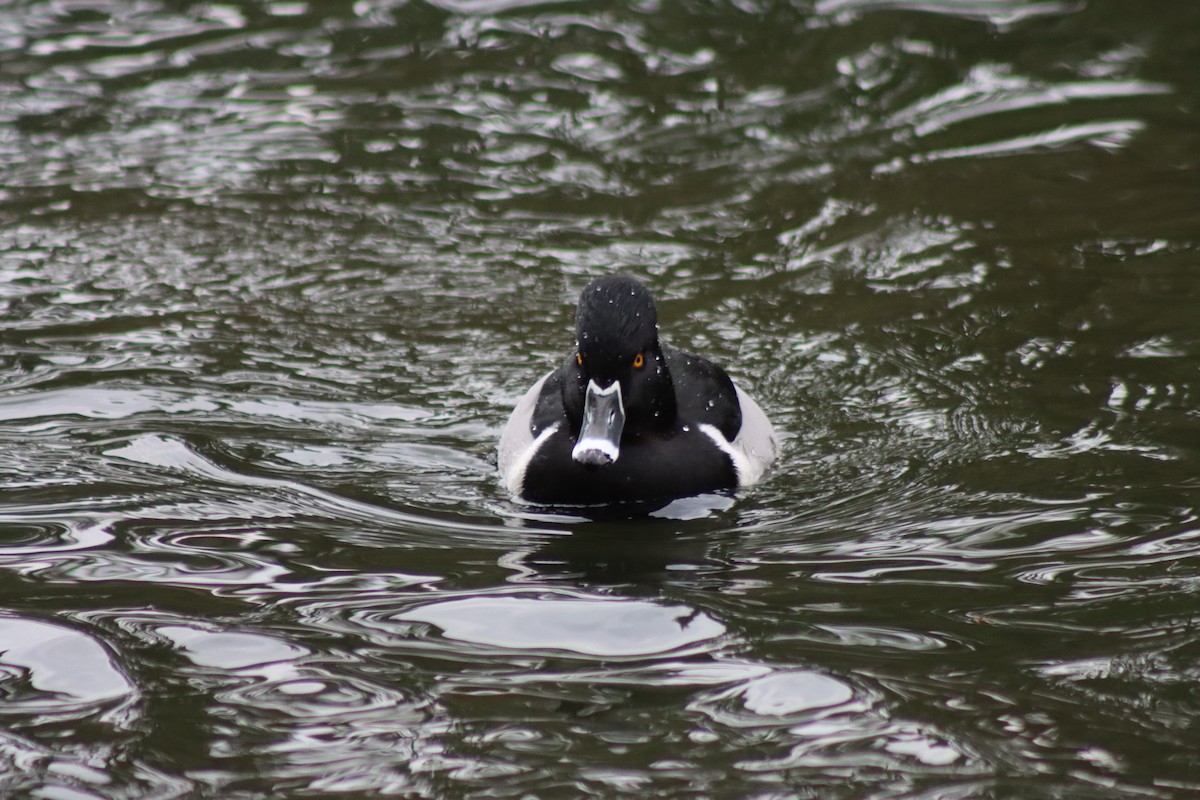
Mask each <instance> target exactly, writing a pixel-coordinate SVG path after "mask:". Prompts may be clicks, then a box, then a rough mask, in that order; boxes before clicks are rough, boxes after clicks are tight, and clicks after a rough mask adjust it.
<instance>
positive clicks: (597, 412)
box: [571, 380, 625, 467]
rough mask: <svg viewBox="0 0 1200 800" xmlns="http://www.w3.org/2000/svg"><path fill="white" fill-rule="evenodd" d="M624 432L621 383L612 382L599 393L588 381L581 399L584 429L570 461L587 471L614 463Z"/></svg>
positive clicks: (576, 442) (580, 433)
mask: <svg viewBox="0 0 1200 800" xmlns="http://www.w3.org/2000/svg"><path fill="white" fill-rule="evenodd" d="M624 428H625V403H624V401H623V400H622V399H621V383H620V382H619V381H613V382H612V383H611V384H609V385H608V386H607V387H606V388H604V389H601V388H600V387H599V386H598V385H597V384H596V382H595V381H594V380H589V381H588V386H587V394H586V395H584V399H583V425H582V426H581V427H580V429H579V438H578V439H577V440H576V441H575V447H574V448H572V450H571V458H573V459H575V460H576V461H577V462H579V463H580V464H583V465H584V466H588V467H603V466H605V465H607V464H611V463H613V462H614V461H616V460H617V456H618V455H620V452H621V431H622V430H623V429H624Z"/></svg>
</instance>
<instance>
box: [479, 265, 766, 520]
mask: <svg viewBox="0 0 1200 800" xmlns="http://www.w3.org/2000/svg"><path fill="white" fill-rule="evenodd" d="M777 451H778V444H777V442H776V439H775V433H774V430H773V429H772V427H771V423H770V422H769V421H768V420H767V417H766V415H765V414H764V413H763V412H762V409H761V408H759V406H758V404H757V403H755V402H754V400H752V399H751V398H750V397H749V396H748V395H747V394H746V393H745V392H743V391H742V390H741V389H739V388H738V387H737V386H735V385H734V383H733V381H732V380H730V378H729V376H728V375H727V374H726V373H725V371H724V370H723V369H721V368H720V367H719V366H717V365H716V364H713V363H712V362H710V361H708V360H707V359H705V358H702V357H700V356H697V355H693V354H690V353H686V352H683V351H681V350H677V349H675V348H672V347H669V346H667V345H663V344H661V343H660V342H659V340H658V323H657V311H656V309H655V305H654V300H653V298H652V297H651V295H650V293H649V291H648V290H647V289H646V288H645V287H644V286H642V285H641V284H640V283H638V282H637V281H635V280H633V279H632V278H627V277H624V276H612V277H604V278H598V279H596V280H595V281H593V282H592V283H591V284H589V285H588V287H587V288H585V289H584V291H583V293H582V295H581V297H580V301H579V310H578V313H577V316H576V349H575V351H574V352H573V353H571V354H570V355H569V356H568V357H567V358H566V359H564V361H563V363H562V364H561V365H560V366H559V367H558V368H557V369H555V370H552V371H551V372H549V373H548V374H546V375H545V376H543V377H542V378H541V380H539V381H538V382H537V383H535V384H534V385H533V387H532V388H531V389H530V390H529V391H528V392H526V394H525V396H524V397H523V398H522V399H521V400H520V401H519V402H518V403H517V406H516V408H515V409H514V410H513V413H512V415H511V416H510V418H509V420H508V423H507V425H506V426H505V428H504V431H503V433H502V434H501V437H500V446H499V461H500V474H501V478H502V480H503V481H504V482H505V484H506V486H507V487H508V489H509V491H510V492H512V493H513V494H514V495H516V496H517V497H520V498H522V499H524V500H527V501H530V502H534V503H540V504H547V505H560V504H561V505H601V504H610V503H619V502H627V501H628V502H645V501H654V500H671V499H674V498H679V497H687V496H691V495H696V494H702V493H705V492H714V491H721V490H728V489H736V488H739V487H742V486H747V485H750V484H751V483H754V482H755V481H757V480H758V479H759V478H760V477H761V476H762V474H763V472H764V471H765V470H766V468H767V466H768V465H769V464H770V463H771V461H773V460H774V458H775V456H776V454H777Z"/></svg>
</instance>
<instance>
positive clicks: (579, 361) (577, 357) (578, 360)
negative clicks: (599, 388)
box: [575, 353, 583, 367]
mask: <svg viewBox="0 0 1200 800" xmlns="http://www.w3.org/2000/svg"><path fill="white" fill-rule="evenodd" d="M575 363H576V364H578V365H579V366H581V367H582V366H583V353H576V354H575Z"/></svg>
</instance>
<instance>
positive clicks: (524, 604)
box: [396, 594, 725, 658]
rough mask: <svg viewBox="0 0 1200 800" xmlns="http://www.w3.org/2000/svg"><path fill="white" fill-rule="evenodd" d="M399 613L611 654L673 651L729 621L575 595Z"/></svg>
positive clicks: (450, 628)
mask: <svg viewBox="0 0 1200 800" xmlns="http://www.w3.org/2000/svg"><path fill="white" fill-rule="evenodd" d="M396 619H401V620H406V621H410V622H425V623H428V624H430V625H435V626H437V627H438V628H440V629H441V631H442V633H443V635H445V636H446V637H448V638H450V639H456V640H459V641H463V642H469V643H471V644H482V645H488V646H491V647H503V648H508V649H516V650H565V651H568V652H572V653H579V654H581V655H587V656H601V657H611V658H628V657H631V656H648V655H654V654H659V653H667V652H671V651H673V650H678V649H680V648H684V647H687V646H689V645H694V644H697V643H700V642H704V641H707V640H711V639H715V638H717V637H719V636H721V635H722V634H724V633H725V626H724V625H722V624H721V623H719V622H717V621H716V620H714V619H713V618H712V617H710V616H709V615H707V614H705V613H702V612H699V611H697V610H695V609H692V608H687V607H685V606H672V605H661V604H658V603H649V602H643V601H638V600H614V599H607V598H594V599H588V598H584V597H580V596H574V595H564V596H553V595H552V596H548V597H520V596H514V595H511V594H505V595H499V596H486V595H484V596H474V597H467V598H463V599H460V600H445V601H440V602H436V603H429V604H427V605H422V606H418V607H417V608H414V609H410V610H408V611H405V612H402V613H400V614H397V615H396Z"/></svg>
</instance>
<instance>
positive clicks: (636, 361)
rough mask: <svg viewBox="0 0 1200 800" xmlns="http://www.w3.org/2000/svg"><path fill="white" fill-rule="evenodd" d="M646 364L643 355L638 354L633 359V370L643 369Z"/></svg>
mask: <svg viewBox="0 0 1200 800" xmlns="http://www.w3.org/2000/svg"><path fill="white" fill-rule="evenodd" d="M645 363H646V359H645V358H643V357H642V354H641V353H638V354H637V355H636V356H634V357H633V368H634V369H641V368H642V365H643V364H645Z"/></svg>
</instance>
